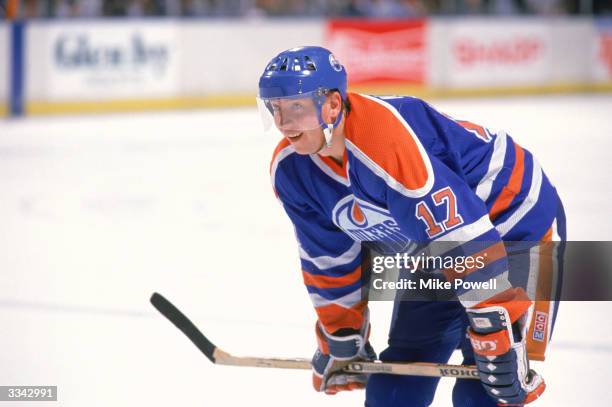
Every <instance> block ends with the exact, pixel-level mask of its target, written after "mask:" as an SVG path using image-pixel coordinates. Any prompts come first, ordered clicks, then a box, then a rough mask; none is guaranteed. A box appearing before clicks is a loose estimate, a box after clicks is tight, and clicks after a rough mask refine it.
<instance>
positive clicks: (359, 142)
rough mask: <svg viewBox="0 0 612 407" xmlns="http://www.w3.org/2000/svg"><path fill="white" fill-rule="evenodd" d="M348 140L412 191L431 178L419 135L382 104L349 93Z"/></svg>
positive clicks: (422, 185) (421, 186)
mask: <svg viewBox="0 0 612 407" xmlns="http://www.w3.org/2000/svg"><path fill="white" fill-rule="evenodd" d="M349 102H350V104H351V111H350V113H349V114H348V116H347V119H346V137H347V139H348V140H349V141H350V142H351V143H353V144H354V145H355V146H356V147H357V148H358V149H359V150H361V151H362V152H363V153H364V154H365V155H366V156H367V157H368V158H370V159H371V160H372V161H373V162H374V163H375V164H376V165H378V166H379V167H380V168H381V169H383V170H384V171H385V172H386V173H387V174H389V175H390V176H391V177H393V179H395V180H396V181H397V182H399V183H400V184H401V185H402V186H403V187H404V188H406V189H408V190H417V189H420V188H423V187H424V186H425V185H426V184H427V181H428V177H429V176H430V174H429V171H428V168H427V165H426V162H425V160H424V158H423V156H422V154H421V151H420V150H419V146H418V145H417V141H416V140H417V139H416V136H415V135H413V134H412V133H411V132H410V130H409V128H408V127H406V126H405V125H404V124H403V123H402V121H401V120H400V119H399V118H398V117H396V116H395V114H394V113H393V112H392V111H391V110H390V109H389V108H387V107H386V106H384V105H383V104H382V102H381V103H379V102H377V101H374V100H371V99H368V98H366V97H364V96H362V95H358V94H355V93H350V94H349Z"/></svg>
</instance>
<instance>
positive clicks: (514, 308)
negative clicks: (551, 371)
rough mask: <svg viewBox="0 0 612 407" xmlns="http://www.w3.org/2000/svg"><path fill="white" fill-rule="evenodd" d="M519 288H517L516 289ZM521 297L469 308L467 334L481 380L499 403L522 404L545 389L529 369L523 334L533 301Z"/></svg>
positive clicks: (524, 334) (536, 375)
mask: <svg viewBox="0 0 612 407" xmlns="http://www.w3.org/2000/svg"><path fill="white" fill-rule="evenodd" d="M519 290H520V289H519ZM518 296H519V297H522V298H523V299H522V300H519V301H512V302H509V303H503V302H501V303H499V304H493V305H490V306H484V307H477V308H470V309H468V310H467V315H468V318H469V320H470V326H471V327H470V328H468V335H469V338H470V341H471V343H472V348H473V349H474V356H475V358H476V366H477V367H478V372H479V374H480V381H481V382H482V385H483V386H484V388H485V390H486V391H487V393H488V394H489V396H491V397H492V398H493V399H494V400H495V401H496V402H497V403H498V405H500V406H522V405H524V404H527V403H531V402H532V401H534V400H535V399H537V398H538V397H539V396H540V395H541V394H542V393H543V392H544V389H545V388H546V384H545V383H544V379H543V378H542V377H541V376H540V375H539V374H538V373H536V372H535V371H533V370H531V369H529V359H528V358H527V350H526V341H525V337H526V333H527V329H528V325H529V319H530V315H531V309H532V305H531V304H532V303H531V301H529V300H528V298H526V295H525V296H523V295H521V293H519V295H518Z"/></svg>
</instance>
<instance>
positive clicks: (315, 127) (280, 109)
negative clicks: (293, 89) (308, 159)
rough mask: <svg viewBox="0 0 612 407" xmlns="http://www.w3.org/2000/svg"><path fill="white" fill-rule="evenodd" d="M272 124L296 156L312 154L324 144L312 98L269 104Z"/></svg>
mask: <svg viewBox="0 0 612 407" xmlns="http://www.w3.org/2000/svg"><path fill="white" fill-rule="evenodd" d="M271 104H272V111H273V114H274V124H275V125H276V127H277V128H278V129H279V130H280V131H281V133H282V134H283V136H285V138H287V140H289V142H290V143H291V145H293V147H294V148H295V151H296V152H297V153H298V154H314V153H316V152H318V151H319V150H321V148H322V147H323V144H324V142H325V137H324V135H323V130H322V128H321V125H320V123H319V116H318V111H317V107H316V105H315V103H314V101H313V100H312V98H309V97H308V98H301V99H295V98H294V99H278V100H274V101H272V102H271Z"/></svg>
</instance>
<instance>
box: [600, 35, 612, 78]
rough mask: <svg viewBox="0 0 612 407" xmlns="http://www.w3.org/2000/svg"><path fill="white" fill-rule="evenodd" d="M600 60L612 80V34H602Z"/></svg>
mask: <svg viewBox="0 0 612 407" xmlns="http://www.w3.org/2000/svg"><path fill="white" fill-rule="evenodd" d="M598 57H599V60H600V61H601V63H602V64H603V65H604V66H605V67H606V69H607V71H608V77H609V78H612V32H602V33H601V34H600V36H599V55H598Z"/></svg>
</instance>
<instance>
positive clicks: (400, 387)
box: [365, 374, 439, 407]
mask: <svg viewBox="0 0 612 407" xmlns="http://www.w3.org/2000/svg"><path fill="white" fill-rule="evenodd" d="M438 381H439V378H434V377H417V376H395V375H381V374H377V375H372V376H370V379H369V381H368V384H367V386H366V402H365V405H366V406H367V407H427V406H429V405H431V403H432V401H433V397H434V393H435V391H436V386H437V385H438Z"/></svg>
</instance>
